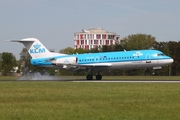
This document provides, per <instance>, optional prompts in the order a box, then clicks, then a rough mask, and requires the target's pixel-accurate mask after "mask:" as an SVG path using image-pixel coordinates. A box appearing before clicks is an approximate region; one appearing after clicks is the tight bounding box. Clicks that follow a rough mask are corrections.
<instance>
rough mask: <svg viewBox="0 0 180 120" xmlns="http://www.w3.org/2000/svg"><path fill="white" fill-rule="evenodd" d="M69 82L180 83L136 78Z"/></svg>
mask: <svg viewBox="0 0 180 120" xmlns="http://www.w3.org/2000/svg"><path fill="white" fill-rule="evenodd" d="M69 82H94V83H180V81H178V80H177V81H167V80H166V81H160V80H158V81H154V80H152V81H149V80H148V81H134V80H127V81H125V80H124V81H122V80H116V81H111V80H109V81H108V80H107V81H100V80H92V81H90V80H89V81H69Z"/></svg>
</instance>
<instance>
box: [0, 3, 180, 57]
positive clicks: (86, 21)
mask: <svg viewBox="0 0 180 120" xmlns="http://www.w3.org/2000/svg"><path fill="white" fill-rule="evenodd" d="M179 6H180V1H179V0H0V53H2V52H11V53H13V54H14V55H15V56H16V58H17V59H19V53H20V52H21V50H22V48H23V45H22V44H20V43H9V42H6V41H5V40H14V39H23V38H28V37H35V38H37V39H39V40H40V41H41V42H42V43H43V44H44V45H45V46H46V47H47V48H48V49H54V50H55V51H56V52H58V51H59V50H60V49H63V48H66V47H74V39H73V36H74V33H75V32H81V31H82V29H88V28H104V29H105V30H107V31H109V32H115V33H117V34H119V35H120V36H121V37H126V36H128V35H130V34H137V33H143V34H150V35H152V36H154V37H156V40H157V41H179V40H180V37H179V32H180V7H179Z"/></svg>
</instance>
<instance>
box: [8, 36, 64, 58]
mask: <svg viewBox="0 0 180 120" xmlns="http://www.w3.org/2000/svg"><path fill="white" fill-rule="evenodd" d="M10 42H20V43H23V44H24V46H25V47H26V49H27V50H28V52H29V54H30V55H31V57H32V58H42V57H52V56H57V55H66V54H60V53H53V52H49V50H48V49H47V48H46V47H45V46H44V45H43V44H42V43H41V42H40V41H39V40H38V39H36V38H26V39H22V40H10Z"/></svg>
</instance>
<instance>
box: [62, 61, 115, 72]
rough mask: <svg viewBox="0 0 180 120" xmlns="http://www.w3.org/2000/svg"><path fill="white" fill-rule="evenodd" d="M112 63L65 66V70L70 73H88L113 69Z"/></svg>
mask: <svg viewBox="0 0 180 120" xmlns="http://www.w3.org/2000/svg"><path fill="white" fill-rule="evenodd" d="M111 66H112V64H111V63H94V64H77V65H63V68H64V69H67V70H70V71H77V72H80V71H88V70H104V69H105V68H108V67H111Z"/></svg>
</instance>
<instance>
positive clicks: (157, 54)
mask: <svg viewBox="0 0 180 120" xmlns="http://www.w3.org/2000/svg"><path fill="white" fill-rule="evenodd" d="M157 56H165V54H163V53H161V54H157Z"/></svg>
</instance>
